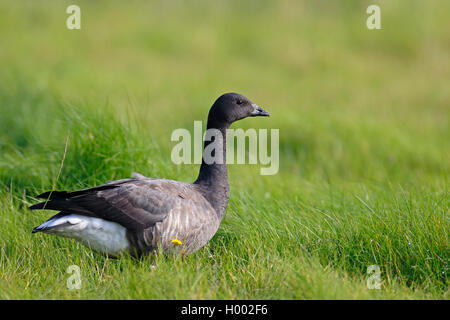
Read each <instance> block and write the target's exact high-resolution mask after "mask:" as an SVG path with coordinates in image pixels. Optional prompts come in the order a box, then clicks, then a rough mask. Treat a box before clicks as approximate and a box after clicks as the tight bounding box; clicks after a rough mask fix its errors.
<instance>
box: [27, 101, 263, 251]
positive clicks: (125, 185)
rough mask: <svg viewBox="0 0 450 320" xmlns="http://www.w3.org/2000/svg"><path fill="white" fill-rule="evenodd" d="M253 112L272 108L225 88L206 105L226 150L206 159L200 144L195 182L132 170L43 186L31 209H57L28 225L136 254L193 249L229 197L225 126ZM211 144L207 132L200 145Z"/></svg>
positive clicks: (214, 225) (100, 248) (94, 246)
mask: <svg viewBox="0 0 450 320" xmlns="http://www.w3.org/2000/svg"><path fill="white" fill-rule="evenodd" d="M255 116H269V113H268V112H267V111H265V110H263V109H262V108H260V107H259V106H257V105H256V104H254V103H253V102H251V101H250V100H249V99H247V98H246V97H244V96H242V95H240V94H237V93H226V94H223V95H222V96H220V97H219V98H218V99H217V100H216V101H215V102H214V104H213V106H212V107H211V109H210V111H209V114H208V123H207V129H217V130H218V131H219V132H220V133H221V134H222V139H217V142H216V145H215V148H216V149H218V150H220V149H221V150H223V154H222V157H223V158H222V159H223V161H216V162H217V163H214V162H213V163H211V161H206V160H207V159H205V156H206V152H205V151H206V150H205V151H204V154H203V160H202V164H201V167H200V173H199V175H198V178H197V180H196V181H195V182H194V183H192V184H190V183H185V182H179V181H172V180H166V179H152V178H147V177H144V176H143V175H140V174H137V173H134V174H133V177H132V178H129V179H122V180H116V181H111V182H108V183H107V184H104V185H100V186H96V187H93V188H87V189H82V190H77V191H49V192H45V193H43V194H41V195H39V196H37V198H41V199H45V201H44V202H40V203H38V204H35V205H33V206H31V207H30V209H31V210H35V209H48V210H56V211H59V213H57V214H56V215H54V216H53V217H51V218H50V219H49V220H47V221H46V222H44V223H43V224H41V225H40V226H38V227H36V228H34V229H33V231H32V232H33V233H35V232H45V233H49V234H53V235H57V236H62V237H68V238H73V239H76V240H78V241H80V242H81V243H83V244H84V245H86V246H88V247H90V248H92V249H93V250H95V251H97V252H100V253H102V254H105V255H109V256H117V255H119V254H120V253H122V252H129V253H130V254H131V255H133V256H140V255H142V254H146V253H149V252H156V251H157V250H158V249H162V250H163V252H164V253H169V252H173V250H174V248H175V250H176V252H180V253H181V254H190V253H192V252H195V251H197V250H198V249H200V248H202V247H203V246H204V245H205V244H206V243H208V242H209V240H211V238H212V237H213V236H214V234H215V233H216V231H217V229H218V228H219V225H220V222H221V220H222V218H223V216H224V213H225V208H226V207H227V204H228V199H229V186H228V174H227V165H226V161H225V159H226V153H225V151H226V131H227V129H228V128H229V127H230V125H231V123H233V122H235V121H237V120H241V119H244V118H246V117H255ZM211 140H214V139H211ZM210 143H212V141H207V139H205V142H204V148H206V147H207V146H208V145H209V144H210Z"/></svg>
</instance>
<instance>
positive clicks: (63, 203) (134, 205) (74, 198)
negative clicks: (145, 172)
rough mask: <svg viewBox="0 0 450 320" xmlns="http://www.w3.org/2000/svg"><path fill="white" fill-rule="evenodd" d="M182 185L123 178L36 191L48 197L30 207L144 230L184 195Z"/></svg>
mask: <svg viewBox="0 0 450 320" xmlns="http://www.w3.org/2000/svg"><path fill="white" fill-rule="evenodd" d="M183 189H184V188H183V187H181V186H180V187H178V186H176V185H175V184H174V183H167V182H166V181H164V180H154V179H148V180H138V179H124V180H118V181H112V182H110V183H108V184H105V185H101V186H97V187H93V188H88V189H83V190H77V191H54V192H46V193H43V194H41V195H39V196H38V197H39V198H44V199H48V200H47V201H46V202H41V203H38V204H36V205H33V206H31V207H30V209H31V210H34V209H48V210H58V211H61V212H64V213H72V214H74V213H75V214H80V215H86V216H91V217H97V218H102V219H105V220H108V221H113V222H116V223H119V224H120V225H122V226H123V227H125V228H127V229H129V230H131V231H137V230H143V229H145V228H148V227H151V226H153V225H154V224H155V223H156V222H158V221H162V220H164V218H165V217H166V216H167V215H168V213H169V212H170V211H171V209H172V208H174V207H176V203H177V202H178V201H181V200H183V199H185V198H186V194H185V192H183Z"/></svg>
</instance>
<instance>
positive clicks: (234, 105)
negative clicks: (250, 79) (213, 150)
mask: <svg viewBox="0 0 450 320" xmlns="http://www.w3.org/2000/svg"><path fill="white" fill-rule="evenodd" d="M257 116H264V117H268V116H269V113H268V112H267V111H265V110H264V109H262V108H261V107H259V106H257V105H256V104H254V103H253V102H252V101H250V100H249V99H248V98H246V97H244V96H243V95H241V94H239V93H225V94H223V95H221V96H220V97H219V98H218V99H217V100H216V102H214V104H213V106H212V107H211V109H210V110H209V115H208V127H210V128H211V127H215V128H219V127H223V126H229V125H230V124H232V123H233V122H235V121H238V120H241V119H244V118H247V117H257Z"/></svg>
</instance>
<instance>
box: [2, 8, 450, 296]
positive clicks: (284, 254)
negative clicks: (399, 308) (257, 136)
mask: <svg viewBox="0 0 450 320" xmlns="http://www.w3.org/2000/svg"><path fill="white" fill-rule="evenodd" d="M73 3H76V4H78V5H79V6H80V8H81V29H80V30H68V29H67V28H66V19H67V17H68V16H69V15H68V14H67V13H66V8H67V6H68V5H70V4H73ZM370 4H378V5H379V6H380V7H381V26H382V29H381V30H368V29H367V27H366V19H367V17H368V14H366V8H367V6H368V5H370ZM449 12H450V2H449V1H445V0H442V1H434V0H433V1H418V0H417V1H409V0H398V1H387V0H385V1H380V0H374V1H339V2H338V1H336V2H331V1H324V0H323V1H313V0H311V1H285V0H282V1H261V0H259V1H245V2H243V1H189V2H187V1H178V0H174V1H162V0H161V1H145V2H144V1H95V2H94V1H87V0H86V1H56V0H55V1H41V0H36V1H6V0H0V39H1V41H0V61H1V62H2V64H1V68H0V298H1V299H449V298H450V294H449V273H450V270H449V260H450V250H449V230H450V228H449V227H450V220H449V207H448V205H449V190H448V188H449V186H448V183H449V181H448V177H449V163H450V159H449V150H450V130H449V120H450V81H449V79H450V65H449V64H450V59H449V53H450V25H449V22H448V13H449ZM229 91H235V92H239V93H242V94H244V95H246V96H247V97H249V98H250V99H251V100H253V101H254V102H255V103H257V104H258V105H260V106H262V107H263V108H265V109H266V110H268V111H269V112H270V113H271V117H270V118H252V119H246V120H243V121H240V122H238V123H235V124H234V125H233V128H244V129H247V128H257V129H259V128H261V129H279V132H280V145H279V147H280V148H279V152H280V168H279V172H278V173H277V174H276V175H271V176H262V175H260V174H259V172H260V171H259V170H260V165H229V178H230V191H231V199H230V203H229V206H228V209H227V213H226V215H225V218H224V220H223V222H222V225H221V227H220V229H219V231H218V233H217V234H216V235H215V237H214V238H213V239H212V241H211V242H210V243H209V244H208V245H207V246H206V247H205V248H203V249H202V250H200V251H198V252H197V253H195V254H193V255H191V256H188V257H186V258H185V259H181V258H177V257H163V256H158V257H157V258H153V257H152V258H150V257H145V258H142V259H140V260H136V259H132V258H131V257H128V256H124V257H122V258H120V259H111V258H106V257H103V256H101V255H98V254H96V253H93V252H92V251H91V250H89V249H88V248H85V247H84V246H82V245H81V244H79V243H77V242H75V241H73V240H69V239H63V238H57V237H53V236H50V235H44V234H33V235H32V234H31V230H32V228H33V227H35V226H37V225H38V224H40V223H42V222H43V221H44V220H46V219H47V218H48V217H50V214H51V213H50V212H46V211H40V212H30V211H28V209H27V207H28V206H29V205H30V204H32V203H35V199H34V198H33V195H36V194H39V193H41V192H43V191H47V190H49V189H52V188H53V189H55V190H66V189H74V188H83V187H89V186H94V185H96V184H102V183H104V182H105V181H106V180H113V179H120V178H125V177H129V176H130V175H131V173H132V172H134V171H135V172H139V173H142V174H144V175H146V176H149V177H154V178H168V179H175V180H180V181H186V182H192V181H194V180H195V178H196V177H197V173H198V168H199V166H198V165H195V164H192V165H175V164H174V163H172V161H171V158H170V154H171V150H172V148H173V147H174V146H175V144H176V142H172V141H171V140H170V137H171V133H172V131H173V130H174V129H177V128H186V129H188V130H190V131H193V125H194V123H193V122H194V120H202V121H204V123H205V121H206V115H207V112H208V110H209V107H210V106H211V104H212V103H213V102H214V100H215V99H216V98H217V97H218V96H219V95H220V94H222V93H224V92H229ZM66 141H67V152H66V154H65V156H64V150H65V145H66ZM63 158H64V162H63V166H62V168H61V163H62V160H63ZM71 265H78V266H79V267H80V270H81V280H82V286H81V289H80V290H68V288H67V286H66V281H67V280H68V278H69V276H70V274H68V273H66V270H67V268H68V267H69V266H71ZM151 265H153V266H154V267H152V268H151V267H150V266H151ZM371 265H377V266H379V268H380V270H381V289H379V290H370V289H369V288H368V287H367V280H368V278H369V277H370V275H369V274H368V273H367V268H368V267H369V266H371Z"/></svg>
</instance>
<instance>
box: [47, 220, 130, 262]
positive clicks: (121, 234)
mask: <svg viewBox="0 0 450 320" xmlns="http://www.w3.org/2000/svg"><path fill="white" fill-rule="evenodd" d="M67 223H68V224H67ZM63 224H66V225H64V226H61V227H58V228H55V229H49V230H45V231H44V232H45V233H49V234H54V235H57V236H62V237H67V238H73V239H76V240H78V241H80V242H81V243H83V244H84V245H86V246H88V247H90V248H92V249H93V250H96V251H98V252H101V253H104V254H109V255H117V254H119V253H120V252H122V251H125V250H127V249H128V248H129V246H130V243H129V241H128V239H127V237H126V229H125V228H124V227H122V226H121V225H120V224H118V223H115V222H111V221H106V220H103V219H99V218H91V217H86V216H81V215H77V214H71V215H68V216H65V217H61V218H56V219H52V220H49V221H47V222H44V223H43V224H42V225H40V227H43V228H52V227H55V226H58V225H63Z"/></svg>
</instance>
